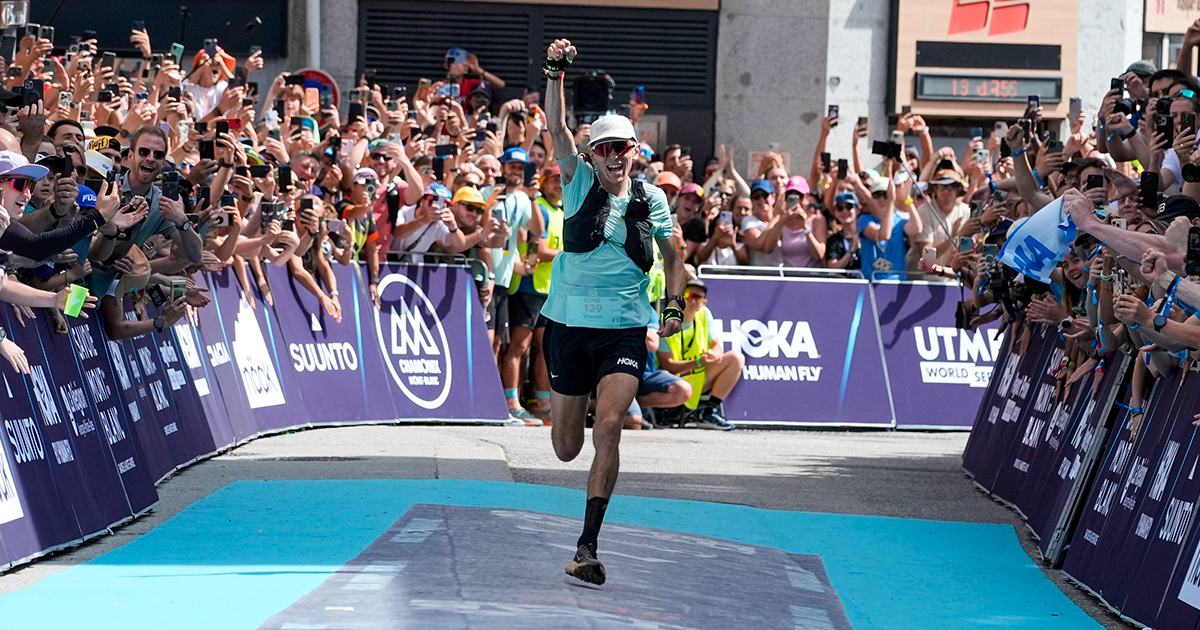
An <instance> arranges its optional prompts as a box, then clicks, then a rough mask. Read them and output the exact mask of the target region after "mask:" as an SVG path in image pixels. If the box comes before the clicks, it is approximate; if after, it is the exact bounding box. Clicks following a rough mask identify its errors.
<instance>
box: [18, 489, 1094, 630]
mask: <svg viewBox="0 0 1200 630" xmlns="http://www.w3.org/2000/svg"><path fill="white" fill-rule="evenodd" d="M416 503H424V504H433V505H448V506H465V507H492V508H510V509H522V510H532V511H537V512H544V513H549V514H558V515H563V516H571V517H581V516H582V515H583V507H584V495H583V493H581V492H579V491H575V490H567V489H562V488H555V487H549V486H538V485H525V484H516V483H499V482H472V481H442V480H437V481H401V480H381V481H376V480H363V481H270V482H266V481H264V482H253V481H240V482H235V483H233V484H230V485H229V486H226V487H225V488H223V489H221V490H219V491H217V492H214V493H213V494H211V495H209V496H208V497H206V498H204V499H202V500H200V501H197V502H196V503H195V504H193V505H191V506H190V507H188V508H187V509H185V510H184V511H182V512H180V513H179V514H178V515H176V516H175V517H174V518H172V519H170V520H168V521H167V522H165V523H163V524H162V525H160V526H158V527H157V528H155V529H154V530H153V531H151V532H149V533H147V534H145V535H143V536H141V537H139V538H137V539H135V540H133V541H131V542H129V543H128V544H126V545H124V546H122V547H120V548H118V549H115V550H113V551H111V552H109V553H107V554H104V555H103V556H100V557H98V558H96V559H94V560H92V561H90V562H87V563H84V564H81V565H78V566H75V567H72V568H70V569H68V570H66V571H64V572H62V573H58V574H55V575H52V576H50V577H47V578H46V579H44V580H42V581H41V582H39V583H37V584H35V585H33V586H30V587H28V588H25V589H23V590H20V591H17V592H14V593H9V594H6V595H3V596H0V620H2V621H0V627H3V628H4V629H5V630H25V629H30V630H47V629H51V628H63V629H67V628H69V629H71V630H76V629H79V628H88V629H90V630H108V629H112V630H162V629H163V628H171V629H172V630H191V629H195V630H214V629H222V630H236V629H243V628H244V629H247V630H250V629H255V628H258V627H259V626H260V625H261V624H263V623H264V622H265V621H266V620H267V619H269V618H271V617H272V616H273V615H276V614H278V613H280V612H281V611H283V610H284V609H286V608H288V607H289V606H291V605H293V604H294V603H296V602H297V601H298V600H299V599H300V598H302V597H304V596H305V595H307V594H309V593H310V592H311V591H313V590H314V589H316V588H317V587H318V586H320V585H321V584H322V583H324V582H325V581H326V579H327V578H329V576H331V575H332V574H333V573H335V572H336V571H337V570H338V569H339V568H341V567H342V565H343V564H345V563H347V562H348V561H350V560H352V559H354V558H355V557H356V556H358V555H359V554H360V553H361V552H362V551H363V550H364V549H366V548H367V547H368V546H369V545H371V543H372V542H373V541H375V540H376V539H377V538H378V537H379V536H380V535H381V534H383V533H384V532H385V531H387V530H388V528H389V527H390V526H391V525H392V524H393V523H395V522H396V521H397V519H399V518H401V517H402V516H403V515H404V514H405V512H406V511H407V510H408V509H409V506H411V505H413V504H416ZM606 522H609V523H618V522H619V523H626V524H629V525H637V526H642V527H651V528H658V529H666V530H674V531H678V532H685V533H690V534H696V535H701V536H711V537H715V538H723V539H728V540H732V541H736V542H740V543H745V544H752V545H759V546H763V547H771V548H776V549H780V550H782V551H784V552H786V553H789V554H809V555H817V556H820V557H821V559H822V560H823V561H824V565H825V569H826V571H827V573H828V578H829V581H830V582H831V583H832V585H833V587H834V588H835V589H836V591H837V594H838V596H839V597H840V598H841V601H842V604H843V606H844V608H845V612H846V615H847V617H848V618H849V620H850V622H851V624H852V625H853V626H854V628H856V629H857V630H864V629H868V628H880V629H896V630H900V629H904V630H909V629H911V628H939V629H942V630H950V629H959V628H961V629H963V630H966V629H972V630H975V629H978V628H987V627H995V628H1029V629H1031V630H1032V629H1037V630H1052V629H1076V628H1088V629H1094V628H1100V627H1101V626H1100V625H1099V624H1098V623H1096V622H1095V621H1093V620H1092V619H1091V618H1090V617H1088V616H1087V615H1086V614H1085V613H1084V612H1083V611H1081V610H1080V609H1079V608H1078V607H1076V606H1075V605H1074V604H1073V603H1072V602H1071V601H1070V599H1068V598H1067V597H1066V596H1065V595H1063V594H1062V592H1060V591H1059V590H1058V588H1057V587H1056V586H1055V585H1054V584H1053V583H1051V582H1050V581H1049V580H1047V579H1046V578H1045V576H1043V575H1042V573H1041V571H1040V570H1039V569H1038V567H1037V566H1036V565H1035V564H1034V563H1033V561H1031V560H1030V559H1029V557H1028V556H1027V555H1026V554H1025V552H1024V551H1023V550H1022V549H1021V546H1020V543H1019V542H1018V540H1017V536H1016V533H1015V532H1014V530H1013V528H1012V527H1010V526H1006V525H980V524H971V523H946V522H936V521H917V520H903V519H894V518H883V517H874V516H847V515H840V514H816V513H807V512H781V511H772V510H762V509H757V508H750V507H743V506H735V505H728V504H717V503H704V502H697V501H678V500H669V499H649V498H641V497H628V496H617V497H614V499H613V502H612V504H611V505H610V507H609V510H608V514H607V517H606ZM603 536H604V534H603V533H602V534H601V543H602V545H603ZM563 553H564V554H565V555H564V558H563V564H565V562H566V560H567V559H568V558H567V557H566V556H567V555H569V552H566V551H564V552H563ZM600 556H601V559H604V547H603V546H602V547H601V550H600ZM51 561H52V560H51ZM607 562H608V563H609V565H610V571H614V572H615V571H620V570H621V561H620V558H610V559H608V560H607ZM548 570H553V571H556V572H561V570H562V567H561V566H554V567H549V568H548ZM746 587H747V588H753V585H746ZM664 588H669V585H664ZM734 588H736V582H734Z"/></svg>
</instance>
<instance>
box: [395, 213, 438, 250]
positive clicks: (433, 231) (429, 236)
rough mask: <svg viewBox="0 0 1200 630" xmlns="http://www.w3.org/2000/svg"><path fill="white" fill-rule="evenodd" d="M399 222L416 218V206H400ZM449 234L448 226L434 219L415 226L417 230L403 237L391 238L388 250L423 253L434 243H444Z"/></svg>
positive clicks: (406, 221) (407, 221)
mask: <svg viewBox="0 0 1200 630" xmlns="http://www.w3.org/2000/svg"><path fill="white" fill-rule="evenodd" d="M398 216H399V219H400V222H401V223H409V222H411V221H416V220H417V206H416V204H413V205H411V206H404V207H403V208H400V214H399V215H398ZM449 235H450V228H448V227H446V224H445V223H443V222H441V221H434V222H433V223H430V224H428V225H424V226H421V227H419V228H417V231H415V232H413V233H412V234H409V235H408V236H407V237H406V238H403V239H399V240H396V239H392V247H391V250H390V251H393V252H400V253H415V254H423V253H425V252H427V251H429V248H431V247H433V244H434V243H441V244H443V245H445V244H446V237H447V236H449Z"/></svg>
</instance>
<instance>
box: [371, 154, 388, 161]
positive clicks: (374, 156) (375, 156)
mask: <svg viewBox="0 0 1200 630" xmlns="http://www.w3.org/2000/svg"><path fill="white" fill-rule="evenodd" d="M371 159H372V160H390V159H392V156H390V155H388V154H386V153H372V154H371Z"/></svg>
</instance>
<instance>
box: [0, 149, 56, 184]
mask: <svg viewBox="0 0 1200 630" xmlns="http://www.w3.org/2000/svg"><path fill="white" fill-rule="evenodd" d="M49 172H50V169H48V168H46V167H45V166H38V165H37V164H30V163H29V160H27V159H25V156H24V155H21V154H20V153H15V152H13V151H0V177H28V178H30V179H41V178H43V177H45V176H46V174H47V173H49Z"/></svg>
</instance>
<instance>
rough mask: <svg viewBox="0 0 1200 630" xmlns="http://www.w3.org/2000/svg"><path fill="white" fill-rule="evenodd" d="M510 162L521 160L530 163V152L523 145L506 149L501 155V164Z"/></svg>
mask: <svg viewBox="0 0 1200 630" xmlns="http://www.w3.org/2000/svg"><path fill="white" fill-rule="evenodd" d="M509 162H521V163H524V164H528V163H529V154H528V153H526V152H525V149H522V148H521V147H513V148H511V149H509V150H507V151H505V152H504V155H502V156H500V163H501V164H508V163H509Z"/></svg>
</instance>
